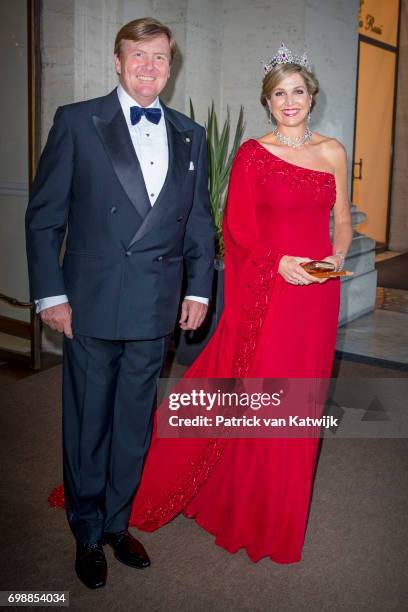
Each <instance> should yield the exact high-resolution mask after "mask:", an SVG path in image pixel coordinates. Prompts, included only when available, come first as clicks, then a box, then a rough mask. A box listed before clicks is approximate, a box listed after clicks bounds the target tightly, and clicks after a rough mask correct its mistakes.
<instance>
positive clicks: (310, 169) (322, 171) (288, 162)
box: [250, 138, 335, 179]
mask: <svg viewBox="0 0 408 612" xmlns="http://www.w3.org/2000/svg"><path fill="white" fill-rule="evenodd" d="M250 140H252V141H253V142H256V144H257V145H258V146H259V147H261V149H263V150H264V151H266V152H267V153H269V155H272V157H274V158H275V159H278V160H279V161H281V162H283V163H284V164H288V165H289V166H293V167H294V168H299V170H307V171H308V172H317V174H328V175H329V176H331V177H333V179H335V176H334V173H333V172H327V171H326V170H316V169H315V168H306V167H305V166H299V165H298V164H293V163H292V162H290V161H287V160H286V159H283V158H282V157H279V156H278V155H275V153H272V151H269V149H267V148H266V147H264V146H263V144H261V143H260V142H259V140H256V138H250Z"/></svg>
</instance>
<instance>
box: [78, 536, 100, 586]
mask: <svg viewBox="0 0 408 612" xmlns="http://www.w3.org/2000/svg"><path fill="white" fill-rule="evenodd" d="M75 571H76V573H77V576H78V578H79V579H80V580H81V581H82V582H83V583H84V585H85V586H87V587H88V588H89V589H100V588H101V587H103V586H105V584H106V574H107V565H106V559H105V553H104V552H103V548H102V546H101V544H100V543H99V542H95V543H94V544H81V543H80V542H77V552H76V561H75Z"/></svg>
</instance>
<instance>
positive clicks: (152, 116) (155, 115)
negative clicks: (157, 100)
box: [130, 106, 162, 125]
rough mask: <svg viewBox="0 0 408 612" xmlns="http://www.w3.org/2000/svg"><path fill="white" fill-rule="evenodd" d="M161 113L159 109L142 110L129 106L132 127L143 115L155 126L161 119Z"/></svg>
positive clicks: (141, 108) (140, 107)
mask: <svg viewBox="0 0 408 612" xmlns="http://www.w3.org/2000/svg"><path fill="white" fill-rule="evenodd" d="M161 113H162V112H161V108H143V107H142V106H131V107H130V121H131V123H132V125H136V123H139V121H140V119H141V118H142V115H144V116H145V117H146V119H147V120H148V121H151V123H155V124H156V125H157V124H158V123H159V121H160V119H161Z"/></svg>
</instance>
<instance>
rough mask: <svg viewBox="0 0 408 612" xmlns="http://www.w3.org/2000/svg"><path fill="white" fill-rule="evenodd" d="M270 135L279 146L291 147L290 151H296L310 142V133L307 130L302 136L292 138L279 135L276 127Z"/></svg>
mask: <svg viewBox="0 0 408 612" xmlns="http://www.w3.org/2000/svg"><path fill="white" fill-rule="evenodd" d="M272 134H273V135H274V136H275V138H276V140H277V141H278V142H279V143H280V144H283V145H286V146H287V147H292V149H298V148H299V147H302V146H303V145H305V144H307V143H308V142H310V141H311V139H312V132H311V131H310V130H309V128H306V130H305V133H304V134H303V136H295V137H294V138H292V137H291V136H284V135H283V134H281V133H280V131H279V130H278V128H277V127H276V128H275V129H273V130H272Z"/></svg>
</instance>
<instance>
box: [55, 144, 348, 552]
mask: <svg viewBox="0 0 408 612" xmlns="http://www.w3.org/2000/svg"><path fill="white" fill-rule="evenodd" d="M335 193H336V186H335V179H334V175H332V174H330V173H328V172H320V171H317V170H311V169H307V168H303V167H300V166H296V165H294V164H291V163H289V162H286V161H285V160H283V159H281V158H279V157H276V156H275V155H274V154H272V153H270V152H269V151H268V150H267V149H265V147H263V146H262V145H261V144H260V143H259V142H258V141H256V140H252V139H251V140H248V141H246V142H245V143H244V144H242V145H241V147H240V149H239V151H238V153H237V155H236V157H235V160H234V163H233V168H232V171H231V177H230V184H229V190H228V200H227V205H226V213H225V217H224V223H223V235H224V241H225V297H224V311H223V314H222V317H221V319H220V322H219V324H218V327H217V329H216V331H215V333H214V335H213V337H212V338H211V340H210V342H209V343H208V345H207V346H206V348H205V349H204V351H203V352H202V353H201V355H200V356H199V357H198V359H197V360H196V361H195V362H194V363H193V365H192V366H191V367H190V368H189V370H188V371H187V373H186V374H185V378H197V379H199V378H239V377H241V378H285V377H288V378H296V377H299V378H329V377H330V375H331V368H332V362H333V356H334V348H335V341H336V332H337V320H338V311H339V297H340V283H339V280H338V279H333V280H329V281H328V282H326V283H324V284H321V285H320V284H312V285H308V286H296V285H291V284H289V283H287V282H286V281H285V280H284V279H283V278H282V277H281V276H280V275H279V274H278V273H277V269H278V266H279V261H280V258H281V256H282V255H294V256H302V257H310V258H312V259H323V258H324V257H326V256H328V255H330V254H331V253H332V245H331V243H330V233H329V227H330V212H331V208H332V206H333V204H334V202H335ZM318 447H319V439H318V438H297V439H295V438H291V439H283V438H269V439H265V438H263V439H245V438H240V439H237V438H235V439H228V440H226V439H202V438H196V439H166V438H159V437H158V436H157V435H156V424H154V429H153V436H152V443H151V446H150V449H149V451H148V454H147V457H146V462H145V466H144V470H143V474H142V479H141V482H140V485H139V487H138V490H137V492H136V495H135V498H134V502H133V507H132V513H131V518H130V523H129V524H130V525H131V526H136V527H138V528H139V529H141V530H145V531H154V530H155V529H157V528H159V527H161V526H162V525H164V524H165V523H167V522H168V521H169V520H171V519H172V518H174V517H175V516H176V515H177V514H179V513H180V512H183V513H184V514H185V515H186V516H188V517H192V518H194V519H195V520H196V522H197V523H198V524H199V525H200V526H201V527H203V528H204V529H206V530H207V531H208V532H209V533H211V534H213V535H214V536H215V542H216V544H218V545H220V546H222V547H224V548H225V549H226V550H228V551H229V552H231V553H234V552H236V551H237V550H239V549H240V548H245V549H246V552H247V554H248V556H249V557H250V559H251V560H252V561H254V562H256V561H258V560H260V559H262V558H263V557H269V558H271V559H272V560H273V561H275V562H278V563H294V562H297V561H300V559H301V554H302V546H303V543H304V536H305V530H306V524H307V518H308V512H309V505H310V498H311V493H312V484H313V478H314V474H315V468H316V460H317V456H318ZM49 501H50V504H51V505H54V506H56V505H58V506H60V505H63V487H59V488H57V489H55V490H54V491H53V493H52V494H51V496H50V498H49Z"/></svg>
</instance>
